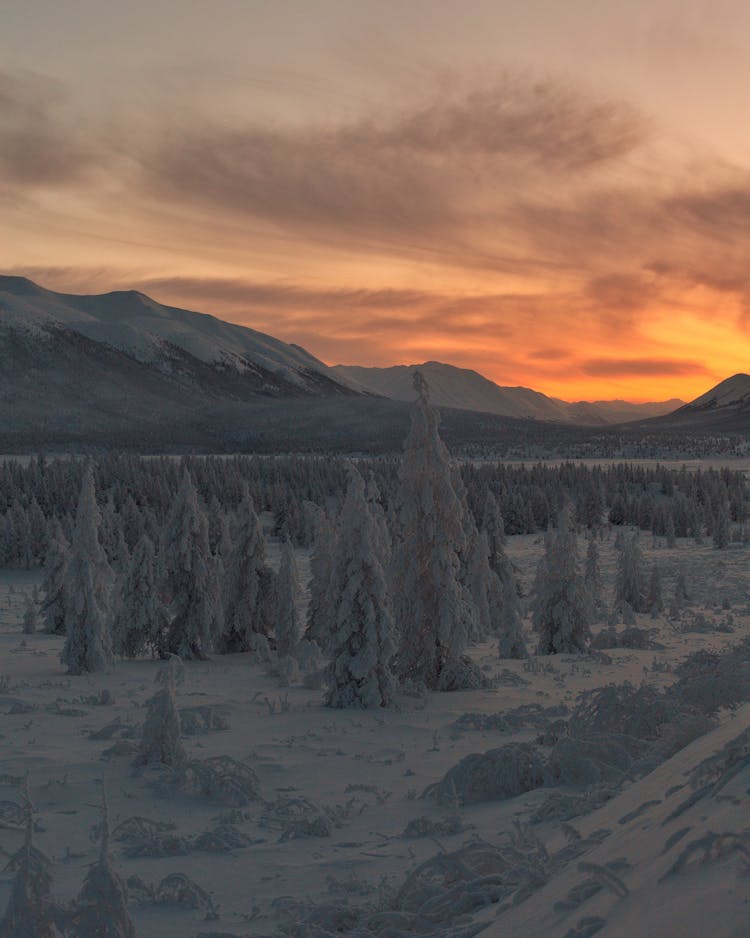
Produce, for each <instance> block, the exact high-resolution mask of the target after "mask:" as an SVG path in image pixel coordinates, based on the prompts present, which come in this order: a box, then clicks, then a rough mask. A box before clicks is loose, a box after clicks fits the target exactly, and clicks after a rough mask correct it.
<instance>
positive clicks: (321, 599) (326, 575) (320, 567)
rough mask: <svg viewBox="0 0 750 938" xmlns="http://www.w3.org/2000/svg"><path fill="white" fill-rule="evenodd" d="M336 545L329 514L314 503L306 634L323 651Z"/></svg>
mask: <svg viewBox="0 0 750 938" xmlns="http://www.w3.org/2000/svg"><path fill="white" fill-rule="evenodd" d="M335 545H336V537H335V534H334V531H333V527H332V525H331V522H330V521H329V520H328V515H327V514H326V513H325V511H324V510H323V509H322V508H319V507H317V506H316V511H315V522H314V534H313V549H312V554H311V555H310V602H309V603H308V606H307V628H306V630H305V638H306V639H308V640H309V641H311V642H315V643H316V645H318V647H319V648H320V649H321V651H323V652H325V653H326V654H328V652H329V651H330V648H329V645H330V641H329V639H330V631H331V628H330V623H331V605H330V589H331V570H332V565H333V554H334V551H335Z"/></svg>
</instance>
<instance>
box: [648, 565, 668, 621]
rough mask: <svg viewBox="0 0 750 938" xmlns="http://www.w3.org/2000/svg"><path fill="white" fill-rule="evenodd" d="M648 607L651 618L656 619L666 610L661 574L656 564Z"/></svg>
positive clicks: (652, 572) (649, 592)
mask: <svg viewBox="0 0 750 938" xmlns="http://www.w3.org/2000/svg"><path fill="white" fill-rule="evenodd" d="M646 607H647V609H648V611H649V612H650V613H651V617H652V618H654V619H655V618H656V617H657V616H658V615H659V613H660V612H662V611H663V610H664V600H663V599H662V591H661V573H660V572H659V565H658V564H656V563H655V564H654V565H653V567H652V568H651V578H650V579H649V583H648V595H647V597H646Z"/></svg>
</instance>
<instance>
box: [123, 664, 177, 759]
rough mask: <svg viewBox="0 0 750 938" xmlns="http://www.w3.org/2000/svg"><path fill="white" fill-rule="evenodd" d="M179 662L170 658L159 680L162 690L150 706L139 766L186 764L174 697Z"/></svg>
mask: <svg viewBox="0 0 750 938" xmlns="http://www.w3.org/2000/svg"><path fill="white" fill-rule="evenodd" d="M178 660H179V659H176V658H171V659H170V660H169V662H168V663H167V664H166V665H165V666H164V667H163V668H162V669H161V670H160V671H159V673H158V674H157V676H156V680H157V681H158V682H159V683H160V684H161V685H162V687H161V690H159V691H157V692H156V693H155V694H154V696H153V697H151V699H150V700H149V701H148V704H147V707H148V712H147V714H146V719H145V721H144V724H143V734H142V737H141V744H140V749H139V752H138V756H137V758H136V760H135V763H134V764H135V765H136V766H140V765H155V764H156V765H168V766H179V765H181V764H182V763H183V762H184V761H185V758H186V756H185V749H184V747H183V745H182V740H181V728H180V715H179V713H178V711H177V704H176V703H175V697H174V689H175V675H176V673H177V662H178Z"/></svg>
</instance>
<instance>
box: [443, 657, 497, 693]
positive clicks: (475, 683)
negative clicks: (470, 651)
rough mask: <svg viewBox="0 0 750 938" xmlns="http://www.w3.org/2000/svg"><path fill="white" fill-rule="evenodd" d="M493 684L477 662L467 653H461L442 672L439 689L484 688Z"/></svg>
mask: <svg viewBox="0 0 750 938" xmlns="http://www.w3.org/2000/svg"><path fill="white" fill-rule="evenodd" d="M490 686H491V681H490V679H489V678H488V677H486V676H485V675H484V674H483V673H482V671H481V669H480V668H479V665H477V664H475V663H474V662H473V661H472V660H471V658H469V657H468V656H467V655H460V656H459V657H458V658H455V659H454V660H452V661H449V662H448V663H447V664H446V665H445V667H444V668H443V670H442V671H441V672H440V678H439V680H438V684H437V688H436V689H437V690H441V691H457V690H482V689H483V688H487V687H490Z"/></svg>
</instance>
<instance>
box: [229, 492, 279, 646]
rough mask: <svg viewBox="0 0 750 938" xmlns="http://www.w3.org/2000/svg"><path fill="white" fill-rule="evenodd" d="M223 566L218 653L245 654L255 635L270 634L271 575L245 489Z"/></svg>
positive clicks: (250, 499) (263, 541)
mask: <svg viewBox="0 0 750 938" xmlns="http://www.w3.org/2000/svg"><path fill="white" fill-rule="evenodd" d="M223 562H224V597H225V598H224V632H223V634H222V638H221V646H220V647H221V650H222V651H225V652H235V651H247V650H248V649H249V648H250V647H251V639H252V637H253V636H254V635H263V636H264V637H265V638H266V639H267V638H268V634H269V631H270V624H271V623H270V615H269V605H270V596H271V594H272V591H273V585H274V581H273V574H272V571H271V569H270V567H269V566H268V564H267V563H266V543H265V539H264V537H263V528H262V527H261V523H260V518H259V517H258V515H257V513H256V511H255V506H254V505H253V500H252V497H251V496H250V491H249V489H248V488H247V486H245V489H244V492H243V497H242V503H241V504H240V507H239V512H238V520H237V525H236V535H235V539H234V543H233V545H232V549H231V552H228V553H227V556H225V557H223Z"/></svg>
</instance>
